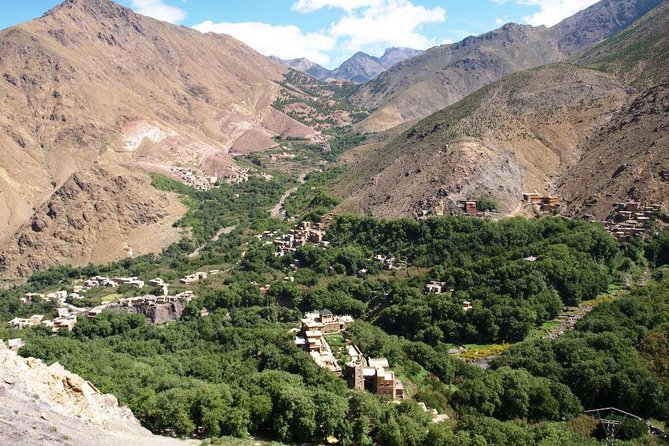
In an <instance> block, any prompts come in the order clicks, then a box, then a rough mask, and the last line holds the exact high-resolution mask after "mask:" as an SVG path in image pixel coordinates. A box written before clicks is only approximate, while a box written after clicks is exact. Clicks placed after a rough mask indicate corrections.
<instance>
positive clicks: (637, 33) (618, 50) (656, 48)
mask: <svg viewBox="0 0 669 446" xmlns="http://www.w3.org/2000/svg"><path fill="white" fill-rule="evenodd" d="M667 29H669V2H664V3H662V4H661V5H660V6H658V7H657V8H655V9H653V10H652V11H650V12H649V13H648V14H646V15H645V16H644V17H642V18H641V19H639V20H638V21H637V22H635V23H634V24H632V25H631V26H629V27H628V28H626V29H625V30H624V31H622V32H620V33H619V34H617V35H615V36H614V37H612V38H610V39H608V40H605V41H604V42H602V43H600V44H597V45H594V46H593V47H591V48H588V49H586V50H585V51H582V52H581V53H578V54H576V55H574V56H573V57H571V58H570V59H569V60H570V62H573V63H576V64H579V65H584V66H587V67H591V68H595V69H598V70H602V71H606V72H607V73H612V74H615V75H616V76H618V77H620V78H622V79H625V80H626V81H628V82H630V83H631V84H632V85H634V86H636V87H638V88H641V89H644V88H648V87H651V86H653V85H656V84H658V83H660V82H662V81H663V80H664V79H665V77H666V76H667V66H669V34H668V33H667Z"/></svg>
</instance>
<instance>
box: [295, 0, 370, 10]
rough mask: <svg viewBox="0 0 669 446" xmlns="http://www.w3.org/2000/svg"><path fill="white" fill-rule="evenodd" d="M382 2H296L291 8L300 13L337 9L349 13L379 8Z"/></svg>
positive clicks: (336, 0) (331, 0) (364, 0)
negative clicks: (355, 10)
mask: <svg viewBox="0 0 669 446" xmlns="http://www.w3.org/2000/svg"><path fill="white" fill-rule="evenodd" d="M382 3H383V0H297V2H295V3H294V4H293V6H292V7H291V9H292V10H293V11H298V12H302V13H308V12H314V11H318V10H319V9H323V8H339V9H343V10H345V11H348V12H351V11H353V10H354V9H359V8H368V7H370V6H379V5H380V4H382Z"/></svg>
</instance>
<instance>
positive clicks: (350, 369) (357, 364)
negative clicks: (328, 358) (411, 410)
mask: <svg viewBox="0 0 669 446" xmlns="http://www.w3.org/2000/svg"><path fill="white" fill-rule="evenodd" d="M349 356H350V357H351V361H350V362H348V363H347V364H346V371H345V373H344V376H345V378H346V382H347V384H348V386H349V387H350V388H351V389H355V390H366V391H368V392H370V393H375V394H377V395H384V396H387V397H388V398H390V399H391V400H403V399H405V398H406V392H405V391H404V385H403V384H402V383H401V382H400V380H399V379H397V376H396V375H395V372H393V371H392V370H391V369H390V364H389V363H388V360H387V359H386V358H377V359H372V358H369V359H365V357H364V356H363V354H362V352H360V350H359V349H358V347H356V346H355V345H351V346H350V347H349Z"/></svg>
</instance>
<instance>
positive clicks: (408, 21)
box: [329, 0, 446, 51]
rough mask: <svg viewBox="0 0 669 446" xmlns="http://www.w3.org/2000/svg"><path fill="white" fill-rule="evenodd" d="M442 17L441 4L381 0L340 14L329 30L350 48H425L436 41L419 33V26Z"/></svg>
mask: <svg viewBox="0 0 669 446" xmlns="http://www.w3.org/2000/svg"><path fill="white" fill-rule="evenodd" d="M444 20H446V11H445V10H444V9H443V8H441V7H438V6H437V7H434V8H426V7H424V6H416V5H414V4H413V3H412V2H410V1H407V0H384V1H382V2H380V3H379V4H378V5H374V6H369V7H367V8H364V9H362V10H361V11H359V12H356V13H352V14H348V15H346V16H344V17H342V18H341V19H340V20H339V21H337V22H336V23H334V24H333V25H332V27H331V28H330V31H329V32H330V34H331V35H332V36H335V37H337V38H343V39H345V47H346V49H348V50H350V51H357V50H361V49H363V48H365V47H369V46H387V47H390V46H404V47H412V48H417V49H426V48H428V47H430V46H433V45H434V44H435V42H434V41H433V40H432V39H429V38H428V37H426V36H425V35H423V34H421V33H420V27H421V26H423V25H425V24H428V23H439V22H443V21H444Z"/></svg>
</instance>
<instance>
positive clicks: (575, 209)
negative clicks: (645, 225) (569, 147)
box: [558, 83, 669, 218]
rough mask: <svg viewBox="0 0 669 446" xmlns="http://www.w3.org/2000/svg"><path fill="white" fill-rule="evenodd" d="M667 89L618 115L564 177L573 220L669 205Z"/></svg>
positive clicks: (561, 184) (642, 98) (665, 86)
mask: <svg viewBox="0 0 669 446" xmlns="http://www.w3.org/2000/svg"><path fill="white" fill-rule="evenodd" d="M668 116H669V83H662V84H660V85H657V86H654V87H651V88H649V89H648V90H646V91H644V92H643V93H641V94H640V95H639V96H638V97H637V98H635V99H634V101H632V103H631V104H630V105H629V106H627V107H625V108H623V109H622V110H621V111H620V112H618V113H616V114H615V115H614V116H613V118H612V119H611V122H610V123H608V124H607V125H606V126H604V127H603V128H602V129H601V130H600V131H599V132H597V133H596V134H595V135H593V137H592V138H590V139H589V140H588V141H586V144H585V146H584V156H583V158H582V159H581V160H580V161H579V162H578V163H577V164H576V165H575V166H574V167H573V168H572V169H569V170H567V171H565V172H564V173H563V175H562V176H561V178H560V179H559V184H558V188H559V190H560V193H561V194H562V195H563V197H564V199H565V201H566V203H567V212H568V213H569V214H570V215H575V216H585V215H589V216H594V217H596V218H604V217H606V216H607V215H609V214H610V213H611V211H612V210H613V204H614V203H620V202H623V201H629V200H633V201H638V202H641V203H645V204H650V203H658V204H662V205H663V206H665V209H666V206H667V205H668V204H669V151H667V149H666V148H667V147H668V146H669V119H667V117H668Z"/></svg>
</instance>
